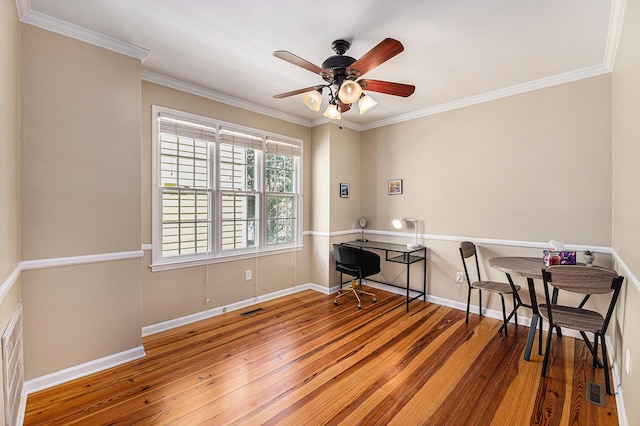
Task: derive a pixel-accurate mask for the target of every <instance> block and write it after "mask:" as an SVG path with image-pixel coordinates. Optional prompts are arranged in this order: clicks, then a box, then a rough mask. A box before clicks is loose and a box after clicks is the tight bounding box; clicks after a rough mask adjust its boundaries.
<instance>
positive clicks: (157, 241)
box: [151, 105, 304, 271]
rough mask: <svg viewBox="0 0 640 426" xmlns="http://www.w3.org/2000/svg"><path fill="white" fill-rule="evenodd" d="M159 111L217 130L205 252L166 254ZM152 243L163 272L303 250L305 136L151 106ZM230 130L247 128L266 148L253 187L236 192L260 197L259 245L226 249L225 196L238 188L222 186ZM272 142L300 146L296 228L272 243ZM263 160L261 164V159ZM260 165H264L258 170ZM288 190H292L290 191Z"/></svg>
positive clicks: (157, 266) (210, 170) (154, 261)
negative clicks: (225, 133) (269, 205)
mask: <svg viewBox="0 0 640 426" xmlns="http://www.w3.org/2000/svg"><path fill="white" fill-rule="evenodd" d="M161 115H164V116H168V117H171V118H175V119H178V120H182V121H185V122H187V123H194V124H197V125H203V126H207V127H210V128H214V129H215V130H216V134H215V142H213V143H210V144H209V148H208V149H209V152H210V160H209V162H208V166H207V167H208V174H209V184H210V191H209V194H210V202H209V206H210V210H209V235H208V242H209V251H207V252H206V253H197V254H187V255H176V256H169V257H164V256H163V222H162V220H163V217H162V213H163V204H162V202H163V199H162V195H163V190H166V188H164V187H163V186H162V185H161V183H162V182H161V179H160V178H161V156H162V152H161V143H160V133H161V132H160V123H159V118H160V116H161ZM151 126H152V132H151V139H152V141H151V142H152V152H151V156H152V158H151V163H152V164H151V192H152V194H151V231H152V233H151V239H152V241H151V247H152V262H151V269H152V271H161V270H168V269H174V268H182V267H191V266H197V265H203V264H209V263H217V262H225V261H230V260H236V259H242V258H249V257H255V256H263V255H271V254H277V253H282V252H289V251H292V250H301V249H302V247H303V242H302V237H303V235H302V234H303V231H302V230H303V216H302V215H303V181H302V179H303V175H304V174H303V170H302V167H303V141H302V140H300V139H297V138H292V137H288V136H284V135H279V134H275V133H271V132H267V131H263V130H259V129H253V128H250V127H246V126H242V125H237V124H234V123H228V122H224V121H221V120H217V119H213V118H208V117H204V116H200V115H197V114H192V113H188V112H184V111H179V110H174V109H171V108H166V107H162V106H158V105H152V114H151ZM222 129H224V130H231V131H237V132H241V133H245V134H248V135H252V136H254V137H255V136H259V137H261V138H262V148H261V151H260V154H259V155H257V156H256V173H255V174H256V175H258V174H259V176H255V178H256V182H255V185H256V187H255V188H254V190H251V191H247V190H246V188H245V190H244V191H238V192H237V194H239V195H246V194H255V195H257V198H258V206H257V208H256V215H257V216H258V220H257V223H258V224H257V225H256V227H257V230H256V231H257V239H258V243H257V244H256V246H255V247H247V248H239V249H227V250H223V248H222V197H223V194H228V193H230V192H234V190H233V189H232V190H229V189H226V188H225V189H222V184H221V169H222V168H221V167H220V164H221V153H220V149H221V144H222V143H224V142H223V140H222V137H221V136H220V132H221V130H222ZM274 141H277V142H280V143H283V144H289V145H291V146H294V147H296V149H297V151H295V154H292V155H293V157H294V158H293V160H294V163H295V166H294V169H295V170H294V182H293V189H294V192H293V199H294V200H293V202H294V209H295V214H296V215H297V217H296V218H295V222H296V226H295V229H294V233H295V235H294V241H293V242H285V243H271V244H270V243H268V241H267V219H268V218H267V198H268V196H270V195H272V194H277V193H274V192H267V183H266V170H267V167H266V166H267V152H268V148H269V146H270V145H269V143H274ZM258 162H259V163H260V164H257V163H258ZM258 169H260V170H259V171H258ZM286 194H287V195H289V194H290V193H286Z"/></svg>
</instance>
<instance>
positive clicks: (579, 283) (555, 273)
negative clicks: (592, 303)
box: [546, 265, 622, 294]
mask: <svg viewBox="0 0 640 426" xmlns="http://www.w3.org/2000/svg"><path fill="white" fill-rule="evenodd" d="M546 272H547V274H546V275H547V278H546V280H547V282H548V283H550V284H551V285H552V286H554V287H556V288H558V289H560V290H565V291H570V292H572V293H580V294H606V293H611V292H612V291H615V286H616V285H617V283H616V281H615V279H616V278H621V279H622V277H618V274H617V273H616V272H615V271H611V270H609V269H604V268H598V267H595V266H583V265H555V266H550V267H549V268H547V270H546ZM620 284H622V281H620Z"/></svg>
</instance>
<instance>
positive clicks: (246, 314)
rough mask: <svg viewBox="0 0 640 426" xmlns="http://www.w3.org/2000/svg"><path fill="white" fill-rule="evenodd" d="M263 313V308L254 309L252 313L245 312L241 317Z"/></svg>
mask: <svg viewBox="0 0 640 426" xmlns="http://www.w3.org/2000/svg"><path fill="white" fill-rule="evenodd" d="M261 311H264V309H262V308H258V309H253V310H251V311H247V312H243V313H241V314H240V315H242V316H243V317H248V316H249V315H253V314H257V313H258V312H261Z"/></svg>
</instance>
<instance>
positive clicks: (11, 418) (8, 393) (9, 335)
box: [2, 302, 24, 426]
mask: <svg viewBox="0 0 640 426" xmlns="http://www.w3.org/2000/svg"><path fill="white" fill-rule="evenodd" d="M2 367H3V372H4V383H3V384H4V386H3V388H4V389H3V390H4V418H5V424H6V425H8V426H13V425H17V424H19V423H21V421H20V419H21V418H22V413H21V411H20V407H21V403H22V386H23V384H24V360H23V353H22V302H20V303H18V307H17V308H16V311H15V312H14V313H13V316H12V317H11V320H10V321H9V324H7V328H5V330H4V333H3V334H2Z"/></svg>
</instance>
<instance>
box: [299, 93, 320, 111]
mask: <svg viewBox="0 0 640 426" xmlns="http://www.w3.org/2000/svg"><path fill="white" fill-rule="evenodd" d="M302 102H304V104H305V105H306V106H308V107H309V109H310V110H312V111H320V104H321V103H322V95H321V94H320V92H318V91H317V90H312V91H310V92H307V93H305V94H304V95H302Z"/></svg>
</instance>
